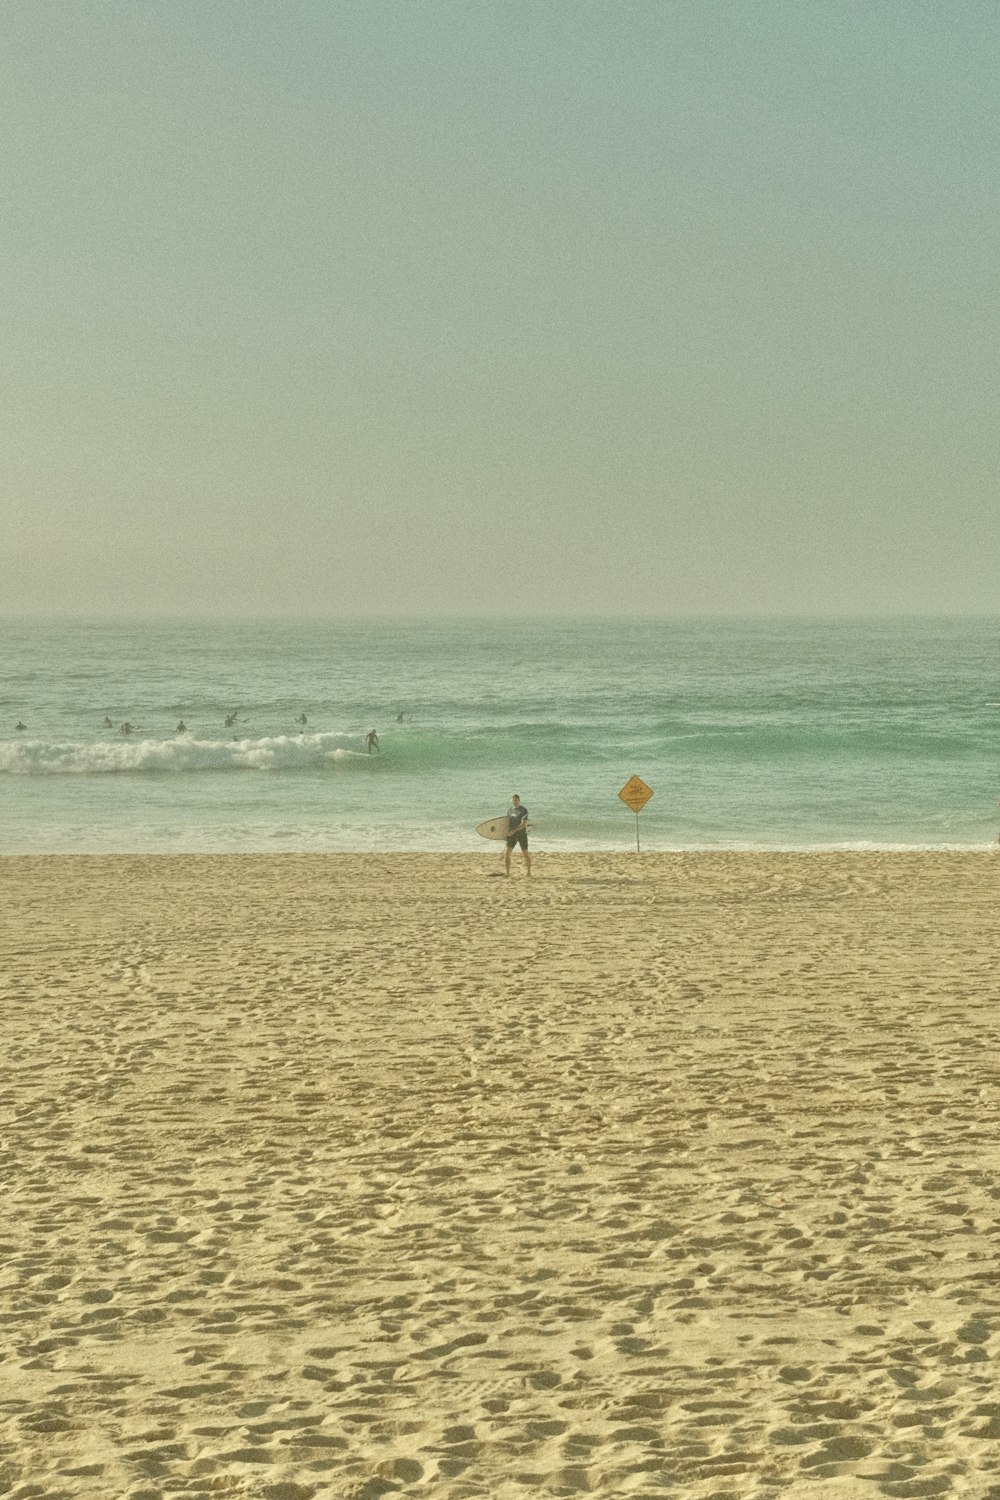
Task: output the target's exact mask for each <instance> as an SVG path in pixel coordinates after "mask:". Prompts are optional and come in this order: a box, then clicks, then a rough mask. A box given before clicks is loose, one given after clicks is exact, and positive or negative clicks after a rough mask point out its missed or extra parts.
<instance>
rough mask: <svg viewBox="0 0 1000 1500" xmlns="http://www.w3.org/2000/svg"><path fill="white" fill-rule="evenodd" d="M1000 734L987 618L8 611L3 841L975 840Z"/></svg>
mask: <svg viewBox="0 0 1000 1500" xmlns="http://www.w3.org/2000/svg"><path fill="white" fill-rule="evenodd" d="M233 715H235V718H232V716H233ZM303 716H304V717H305V722H304V723H303V722H301V720H302V717H303ZM227 719H230V720H231V722H229V723H228V724H227V723H226V720H227ZM106 721H110V723H107V722H106ZM19 723H23V724H24V726H25V728H24V729H17V728H16V726H17V725H18V724H19ZM123 723H130V724H132V725H134V726H135V728H134V729H133V730H132V732H131V733H123V732H122V730H121V728H120V726H121V725H122V724H123ZM181 723H183V724H184V725H185V726H186V729H185V730H181V729H178V725H179V724H181ZM372 729H374V730H376V732H377V734H378V736H379V742H380V749H379V750H378V751H377V752H375V751H371V752H370V751H369V749H368V747H367V745H366V737H367V735H368V733H369V731H370V730H372ZM998 732H1000V619H992V618H991V619H937V618H920V619H877V620H830V619H747V620H738V619H692V618H680V619H635V620H523V621H521V620H483V619H468V620H456V619H447V620H414V621H405V620H386V621H372V620H363V621H362V620H303V621H287V620H286V621H273V620H260V621H255V620H246V621H236V622H234V621H199V622H184V623H178V622H176V621H171V622H163V621H159V622H157V621H144V622H135V623H129V624H121V623H109V622H107V621H104V622H74V623H66V622H61V623H58V624H54V623H44V624H43V623H39V622H35V621H18V622H7V623H5V624H4V625H3V627H2V650H0V850H2V852H4V853H6V854H28V853H32V854H37V853H57V852H66V853H74V852H80V853H82V852H94V853H97V852H112V853H113V852H122V853H124V852H147V851H148V852H157V851H163V852H184V851H187V852H208V851H220V852H225V851H278V850H296V851H316V852H320V851H325V850H331V851H332V850H344V851H347V850H351V851H365V850H386V851H389V850H441V851H448V850H451V851H468V852H480V853H483V854H487V853H489V852H491V851H492V852H496V850H497V848H498V846H496V845H491V844H486V843H484V842H483V841H482V840H481V839H479V838H478V837H477V835H476V833H475V832H474V829H475V825H476V824H477V823H479V822H481V821H482V820H483V819H485V818H488V817H492V816H494V815H496V814H497V813H501V812H503V811H504V810H505V809H506V807H507V804H508V802H509V799H510V794H511V793H512V792H517V793H519V795H520V796H521V798H522V800H523V801H524V802H525V803H526V804H527V806H528V808H529V810H530V816H531V821H532V825H533V830H532V839H533V845H534V847H535V848H536V849H542V850H545V849H551V850H576V849H609V850H610V849H622V850H627V849H634V848H635V840H636V831H637V830H636V819H635V815H634V814H633V813H632V812H630V811H629V810H628V808H627V807H626V806H625V805H624V804H623V803H622V802H621V801H620V800H619V798H618V795H617V794H618V791H619V789H620V788H621V787H622V786H623V785H624V784H625V782H626V781H628V779H629V778H630V777H631V776H633V775H638V776H640V777H641V778H642V779H643V780H644V781H645V782H646V783H647V784H648V785H649V786H650V787H652V789H653V793H654V795H653V797H652V799H651V800H650V801H649V802H648V803H647V805H646V807H645V808H644V809H643V811H642V812H641V813H640V814H639V824H638V831H639V835H640V840H641V846H642V848H643V849H646V850H674V849H803V848H805V849H843V848H868V847H878V848H894V847H906V848H913V847H917V848H924V847H934V848H943V847H950V848H978V847H986V846H987V845H989V844H990V843H992V842H993V841H994V840H995V839H996V836H997V826H998V809H997V806H996V799H997V797H998V795H1000V766H998V757H997V746H998Z"/></svg>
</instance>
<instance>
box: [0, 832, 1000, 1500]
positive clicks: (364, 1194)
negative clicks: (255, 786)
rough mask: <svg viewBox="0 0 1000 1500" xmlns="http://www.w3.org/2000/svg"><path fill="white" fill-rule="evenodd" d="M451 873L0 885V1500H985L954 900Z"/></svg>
mask: <svg viewBox="0 0 1000 1500" xmlns="http://www.w3.org/2000/svg"><path fill="white" fill-rule="evenodd" d="M492 870H493V865H492V864H491V863H490V861H489V860H488V859H487V860H482V859H478V858H453V857H447V856H435V857H426V856H398V855H395V856H391V857H390V856H385V857H377V858H360V857H357V858H356V857H353V856H335V857H330V858H324V857H320V856H317V857H311V856H301V857H300V856H290V857H283V856H282V857H271V858H267V859H265V858H257V857H235V856H232V857H220V858H210V857H203V858H192V859H182V858H173V857H169V858H168V857H160V858H155V859H153V858H127V859H125V858H123V859H110V858H92V859H90V858H62V857H59V858H49V859H38V860H29V859H8V860H2V861H0V885H2V889H0V902H2V909H3V912H4V914H5V927H6V936H5V939H4V947H3V954H2V968H0V997H2V1001H3V1014H4V1018H5V1019H4V1037H5V1044H6V1062H7V1066H6V1068H5V1070H4V1075H3V1081H2V1087H0V1120H2V1137H0V1162H2V1169H3V1170H2V1179H0V1180H2V1183H3V1199H4V1210H5V1211H4V1214H3V1218H2V1220H0V1287H2V1290H0V1318H2V1328H3V1342H2V1354H0V1495H6V1496H10V1497H13V1500H27V1497H28V1496H37V1497H40V1500H61V1497H102V1500H109V1497H119V1496H121V1497H125V1496H128V1497H130V1500H154V1497H155V1500H160V1497H166V1496H169V1495H173V1494H179V1495H206V1496H212V1495H216V1494H218V1495H226V1496H253V1497H265V1500H309V1497H313V1496H345V1497H348V1496H349V1497H354V1500H375V1497H379V1496H383V1495H397V1494H398V1495H400V1496H427V1497H442V1500H460V1497H472V1496H489V1497H491V1500H493V1497H496V1500H508V1497H509V1500H514V1497H522V1496H527V1495H548V1494H551V1495H564V1496H573V1495H578V1494H579V1495H584V1494H601V1495H609V1496H610V1495H659V1494H664V1493H672V1494H675V1495H679V1496H684V1497H693V1500H710V1497H711V1500H723V1497H725V1500H746V1497H751V1496H762V1495H774V1494H779V1493H780V1494H782V1495H785V1496H792V1497H796V1500H798V1497H800V1496H806V1495H808V1496H819V1497H821V1500H852V1497H861V1496H873V1497H874V1496H878V1495H885V1496H899V1497H909V1496H925V1495H926V1496H931V1495H947V1494H953V1495H956V1496H958V1495H961V1496H969V1497H973V1500H1000V1447H998V1444H997V1439H998V1437H1000V1400H998V1394H997V1390H996V1380H995V1373H994V1372H993V1371H992V1369H991V1361H995V1356H996V1355H997V1353H998V1352H1000V1291H998V1282H997V1259H996V1252H997V1233H998V1212H1000V1186H998V1181H1000V1179H998V1175H997V1167H998V1154H1000V1153H998V1144H997V1143H998V1140H1000V1129H998V1127H1000V1079H998V1074H997V1066H996V1053H997V1025H998V1021H997V1016H998V1009H997V1006H998V1000H1000V984H998V981H997V978H996V960H995V955H994V946H995V927H996V911H997V898H998V895H1000V864H998V863H997V862H995V860H994V859H993V858H992V857H991V856H989V855H985V854H983V855H972V854H969V855H965V854H963V855H958V854H956V855H902V854H898V855H886V854H857V855H830V856H818V855H813V856H806V855H771V856H767V857H763V856H755V855H711V856H710V855H689V856H643V857H642V858H641V859H637V858H635V857H620V858H616V859H610V860H609V859H605V858H598V857H596V856H593V857H591V856H565V857H552V856H550V857H549V858H546V857H545V856H544V854H543V855H540V856H539V857H538V859H537V862H536V877H535V878H534V879H533V880H531V881H530V882H529V881H526V880H524V879H523V878H520V879H511V880H510V881H504V880H494V879H488V878H486V876H487V875H488V874H489V873H491V872H492ZM516 873H519V872H516ZM818 1481H821V1482H822V1483H820V1484H819V1485H818V1486H817V1482H818Z"/></svg>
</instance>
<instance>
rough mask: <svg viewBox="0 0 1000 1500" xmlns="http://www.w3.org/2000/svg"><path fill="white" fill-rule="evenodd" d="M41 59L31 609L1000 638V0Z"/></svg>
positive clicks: (283, 13)
mask: <svg viewBox="0 0 1000 1500" xmlns="http://www.w3.org/2000/svg"><path fill="white" fill-rule="evenodd" d="M4 30H5V43H4V48H3V53H2V56H0V186H2V191H3V196H4V200H5V203H6V205H7V212H5V214H4V215H3V222H2V226H0V316H2V327H3V345H4V357H3V359H2V360H0V503H2V525H0V612H2V613H5V614H8V615H11V614H14V615H27V616H43V617H59V616H75V615H91V616H123V617H124V616H129V615H136V614H145V615H170V616H185V615H191V616H198V617H202V616H205V615H215V614H218V615H264V616H267V615H309V614H314V615H344V614H349V615H373V616H393V615H395V616H399V615H402V616H406V615H449V614H453V615H469V614H483V615H507V614H510V615H518V614H529V615H546V614H561V615H586V614H590V615H605V614H607V615H632V614H635V615H667V614H676V613H680V614H731V615H732V614H737V615H739V614H761V613H765V614H801V613H829V614H848V615H850V614H862V615H871V614H883V613H889V614H893V613H917V612H920V613H995V612H996V610H997V606H998V591H997V582H996V574H997V562H998V558H1000V506H998V503H997V499H998V496H997V478H998V462H997V454H998V422H997V392H998V390H1000V379H998V375H1000V371H998V358H1000V356H998V347H1000V345H998V338H997V330H998V327H1000V317H998V314H1000V276H998V236H997V225H998V224H1000V203H998V197H1000V194H998V171H1000V166H998V164H1000V110H998V109H997V78H998V77H1000V11H998V9H997V7H996V5H995V3H994V0H965V3H963V4H961V5H950V4H945V3H944V0H933V3H932V0H876V3H871V0H710V3H709V0H211V3H206V0H155V3H154V0H31V3H30V4H22V5H11V6H8V7H6V8H5V13H4Z"/></svg>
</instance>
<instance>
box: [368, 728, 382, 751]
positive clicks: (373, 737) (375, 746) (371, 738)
mask: <svg viewBox="0 0 1000 1500" xmlns="http://www.w3.org/2000/svg"><path fill="white" fill-rule="evenodd" d="M365 744H366V745H367V746H368V754H369V755H371V753H372V751H373V750H381V749H382V746H381V745H380V744H379V742H378V735H377V734H376V733H375V731H374V729H369V731H368V733H367V734H366V735H365Z"/></svg>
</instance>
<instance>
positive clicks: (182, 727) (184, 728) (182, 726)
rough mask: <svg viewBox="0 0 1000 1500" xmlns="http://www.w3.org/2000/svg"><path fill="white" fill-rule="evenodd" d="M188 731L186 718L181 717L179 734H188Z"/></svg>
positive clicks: (178, 728)
mask: <svg viewBox="0 0 1000 1500" xmlns="http://www.w3.org/2000/svg"><path fill="white" fill-rule="evenodd" d="M187 732H188V727H187V725H186V724H185V722H184V720H183V719H181V720H180V722H179V724H178V725H177V733H178V734H187Z"/></svg>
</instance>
